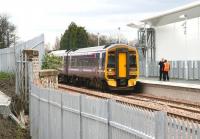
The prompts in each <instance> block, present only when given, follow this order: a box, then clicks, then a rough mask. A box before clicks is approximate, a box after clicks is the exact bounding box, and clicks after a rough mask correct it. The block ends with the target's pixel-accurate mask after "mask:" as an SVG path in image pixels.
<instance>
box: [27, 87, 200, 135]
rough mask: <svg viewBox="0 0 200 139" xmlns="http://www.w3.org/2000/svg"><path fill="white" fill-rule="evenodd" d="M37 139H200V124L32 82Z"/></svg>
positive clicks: (32, 116)
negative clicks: (42, 86) (39, 85)
mask: <svg viewBox="0 0 200 139" xmlns="http://www.w3.org/2000/svg"><path fill="white" fill-rule="evenodd" d="M30 98H31V103H30V108H29V110H30V120H31V122H30V123H31V136H32V138H33V139H180V138H181V139H199V138H200V125H199V124H197V123H192V122H189V121H182V120H177V119H176V118H174V117H169V116H167V114H166V113H164V112H153V111H149V110H144V109H141V108H137V107H133V106H129V105H126V104H121V103H118V102H115V101H114V100H106V99H100V98H94V97H89V96H85V95H80V94H73V93H70V92H69V93H66V92H62V91H61V90H53V89H47V88H46V89H45V88H41V87H38V86H35V85H33V84H32V85H31V93H30Z"/></svg>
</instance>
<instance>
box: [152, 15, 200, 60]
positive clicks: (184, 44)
mask: <svg viewBox="0 0 200 139" xmlns="http://www.w3.org/2000/svg"><path fill="white" fill-rule="evenodd" d="M155 30H156V59H157V60H160V59H161V58H165V59H168V60H171V61H178V60H200V55H199V52H200V17H198V18H193V19H189V20H187V21H180V22H176V23H171V24H168V25H164V26H159V27H155Z"/></svg>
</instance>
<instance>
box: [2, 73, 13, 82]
mask: <svg viewBox="0 0 200 139" xmlns="http://www.w3.org/2000/svg"><path fill="white" fill-rule="evenodd" d="M12 77H14V74H13V73H7V72H0V80H6V79H10V78H12Z"/></svg>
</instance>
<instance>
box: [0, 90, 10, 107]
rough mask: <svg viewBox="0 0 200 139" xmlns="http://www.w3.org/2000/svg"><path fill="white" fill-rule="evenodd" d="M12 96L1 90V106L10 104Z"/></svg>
mask: <svg viewBox="0 0 200 139" xmlns="http://www.w3.org/2000/svg"><path fill="white" fill-rule="evenodd" d="M10 103H11V98H10V97H8V96H7V95H5V94H4V93H3V92H1V91H0V106H9V105H10Z"/></svg>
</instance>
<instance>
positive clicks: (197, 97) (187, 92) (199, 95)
mask: <svg viewBox="0 0 200 139" xmlns="http://www.w3.org/2000/svg"><path fill="white" fill-rule="evenodd" d="M139 84H140V92H141V93H145V94H150V95H154V96H159V97H161V96H162V97H168V98H172V99H178V100H185V101H191V102H195V103H199V104H200V81H199V80H177V79H171V80H170V81H159V80H158V78H144V77H141V78H140V79H139Z"/></svg>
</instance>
